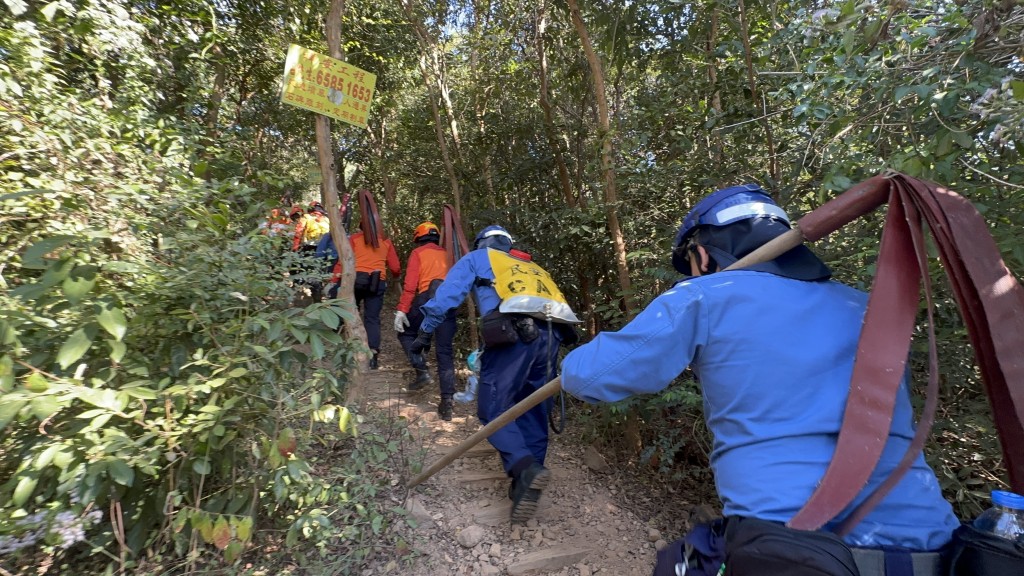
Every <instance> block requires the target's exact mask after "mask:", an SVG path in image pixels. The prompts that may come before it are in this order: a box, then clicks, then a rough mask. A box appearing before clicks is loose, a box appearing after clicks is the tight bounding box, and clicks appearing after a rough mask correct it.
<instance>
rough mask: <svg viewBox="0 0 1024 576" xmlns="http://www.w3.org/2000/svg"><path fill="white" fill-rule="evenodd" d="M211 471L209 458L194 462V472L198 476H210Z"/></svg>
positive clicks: (198, 459) (197, 459)
mask: <svg viewBox="0 0 1024 576" xmlns="http://www.w3.org/2000/svg"><path fill="white" fill-rule="evenodd" d="M210 469H211V468H210V459H209V458H206V457H203V458H196V459H195V460H193V461H192V471H193V472H195V473H196V474H209V473H210Z"/></svg>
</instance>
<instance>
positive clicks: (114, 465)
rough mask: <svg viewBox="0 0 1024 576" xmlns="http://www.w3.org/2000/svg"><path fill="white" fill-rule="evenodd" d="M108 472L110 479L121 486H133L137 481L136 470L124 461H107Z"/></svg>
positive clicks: (115, 459)
mask: <svg viewBox="0 0 1024 576" xmlns="http://www.w3.org/2000/svg"><path fill="white" fill-rule="evenodd" d="M107 472H109V473H110V477H111V478H112V479H113V480H114V482H117V483H118V484H120V485H121V486H131V485H132V482H133V481H134V480H135V470H133V469H132V467H131V466H129V465H128V464H126V463H125V462H124V460H119V459H117V458H110V459H108V460H107Z"/></svg>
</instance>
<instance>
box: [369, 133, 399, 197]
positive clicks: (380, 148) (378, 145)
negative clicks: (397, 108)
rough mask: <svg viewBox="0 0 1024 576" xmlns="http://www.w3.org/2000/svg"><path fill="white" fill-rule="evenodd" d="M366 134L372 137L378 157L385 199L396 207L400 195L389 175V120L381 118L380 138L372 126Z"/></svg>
mask: <svg viewBox="0 0 1024 576" xmlns="http://www.w3.org/2000/svg"><path fill="white" fill-rule="evenodd" d="M366 132H367V134H369V135H370V143H371V144H372V145H373V153H374V154H376V155H377V159H378V160H379V162H380V179H381V184H382V185H383V186H384V199H385V201H387V204H388V206H394V205H395V200H396V196H397V195H398V184H396V183H395V181H394V180H392V179H391V176H390V175H389V174H388V160H387V118H381V120H380V135H379V136H378V135H377V133H375V132H374V131H373V129H372V127H371V126H367V128H366Z"/></svg>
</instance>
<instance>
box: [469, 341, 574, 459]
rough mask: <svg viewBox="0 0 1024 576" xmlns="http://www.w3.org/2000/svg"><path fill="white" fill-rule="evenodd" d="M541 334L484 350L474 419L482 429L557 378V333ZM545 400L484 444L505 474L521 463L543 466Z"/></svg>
mask: <svg viewBox="0 0 1024 576" xmlns="http://www.w3.org/2000/svg"><path fill="white" fill-rule="evenodd" d="M538 328H539V329H540V335H539V336H538V337H537V338H536V339H535V340H534V341H533V342H530V343H529V344H524V343H523V342H516V343H514V344H507V345H505V346H498V347H495V348H487V349H485V350H484V353H483V354H482V355H481V357H480V388H479V397H478V398H477V416H478V417H479V418H480V422H482V423H483V424H485V425H486V424H487V423H488V422H490V421H491V420H494V419H495V418H497V417H498V416H500V415H501V414H502V413H503V412H505V411H506V410H508V409H509V408H511V407H512V406H514V405H515V404H517V403H519V401H520V400H522V399H524V398H526V397H527V396H529V395H530V394H532V393H533V392H535V391H536V390H537V389H538V388H540V387H542V386H544V385H545V384H547V382H548V381H549V380H551V379H552V378H554V377H555V376H556V375H557V370H558V346H559V344H560V343H561V341H562V339H561V336H560V335H559V332H558V330H551V331H548V329H547V327H545V326H542V325H539V326H538ZM551 404H552V402H551V399H550V398H548V399H547V400H545V401H544V402H541V403H540V404H538V405H537V406H534V407H533V408H531V409H530V410H529V411H528V412H526V413H525V414H523V415H522V416H520V417H519V418H516V420H515V421H514V422H510V423H509V424H507V425H505V426H503V427H502V428H500V429H499V430H498V431H497V432H495V433H494V434H492V435H491V437H490V438H489V441H490V443H491V445H492V446H494V448H495V449H497V450H498V452H500V453H501V463H502V466H503V467H504V468H505V472H506V473H508V474H509V476H511V475H512V468H513V466H514V465H515V464H516V463H517V462H519V461H520V460H522V459H523V458H530V459H532V460H535V461H536V462H537V463H539V464H541V465H543V464H544V458H545V456H546V455H547V451H548V412H549V411H550V410H551Z"/></svg>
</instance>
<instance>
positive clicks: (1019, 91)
mask: <svg viewBox="0 0 1024 576" xmlns="http://www.w3.org/2000/svg"><path fill="white" fill-rule="evenodd" d="M1010 89H1011V90H1013V98H1014V99H1015V100H1024V80H1010Z"/></svg>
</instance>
